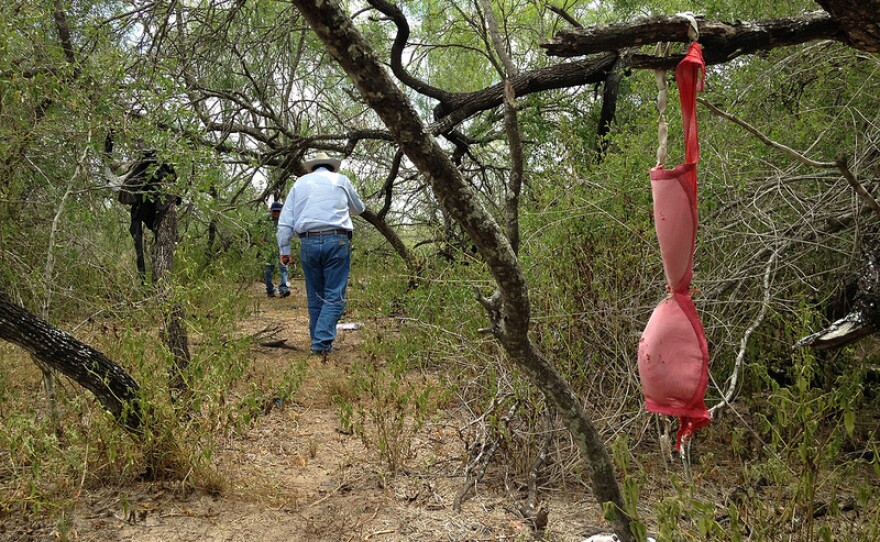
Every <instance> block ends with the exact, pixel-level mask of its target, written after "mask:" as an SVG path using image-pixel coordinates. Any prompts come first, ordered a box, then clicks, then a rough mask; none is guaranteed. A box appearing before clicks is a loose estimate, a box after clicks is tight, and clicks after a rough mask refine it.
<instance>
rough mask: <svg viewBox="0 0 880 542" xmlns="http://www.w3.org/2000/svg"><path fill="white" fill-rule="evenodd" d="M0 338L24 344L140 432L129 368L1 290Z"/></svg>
mask: <svg viewBox="0 0 880 542" xmlns="http://www.w3.org/2000/svg"><path fill="white" fill-rule="evenodd" d="M0 339H2V340H5V341H8V342H11V343H12V344H15V345H17V346H20V347H21V348H24V349H25V350H26V351H28V352H29V353H30V354H31V355H32V356H33V357H34V358H36V359H38V360H40V361H41V362H42V363H44V364H46V365H48V366H50V367H52V368H53V369H55V370H57V371H59V372H61V373H62V374H64V375H65V376H67V377H69V378H70V379H72V380H73V381H74V382H76V383H77V384H79V385H80V386H82V387H84V388H86V389H87V390H89V391H90V392H92V393H93V394H94V395H95V397H96V398H97V399H98V402H100V403H101V405H103V406H104V408H106V409H107V410H108V411H109V412H110V414H112V415H113V417H114V418H115V419H116V421H117V422H119V424H120V425H121V426H122V427H123V428H124V429H125V430H126V431H128V432H129V433H132V434H133V435H137V436H139V435H141V434H142V431H143V422H144V419H143V412H142V410H141V407H140V403H139V397H140V387H139V386H138V384H137V382H135V380H134V379H133V378H132V377H131V376H130V375H129V374H128V372H126V370H125V369H123V368H122V367H120V366H119V365H117V364H116V363H114V362H113V361H112V360H110V359H109V358H108V357H107V356H105V355H104V354H102V353H101V352H99V351H97V350H95V349H94V348H92V347H91V346H89V345H87V344H84V343H82V342H80V341H78V340H76V339H75V338H74V337H73V336H71V335H69V334H67V333H65V332H64V331H61V330H60V329H58V328H56V327H54V326H52V325H51V324H49V323H48V322H46V321H45V320H42V319H40V318H37V317H36V316H34V315H33V314H31V313H30V312H28V311H27V310H25V309H24V308H23V307H20V306H19V305H16V304H15V303H12V302H11V301H10V300H9V298H8V297H7V296H6V293H5V292H2V291H0Z"/></svg>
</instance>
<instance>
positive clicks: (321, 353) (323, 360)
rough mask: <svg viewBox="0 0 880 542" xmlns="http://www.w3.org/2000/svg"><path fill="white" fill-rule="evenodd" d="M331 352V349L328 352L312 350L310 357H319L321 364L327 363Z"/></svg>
mask: <svg viewBox="0 0 880 542" xmlns="http://www.w3.org/2000/svg"><path fill="white" fill-rule="evenodd" d="M332 351H333V349H332V348H331V349H329V350H312V355H313V356H321V363H327V361H328V360H329V359H330V352H332Z"/></svg>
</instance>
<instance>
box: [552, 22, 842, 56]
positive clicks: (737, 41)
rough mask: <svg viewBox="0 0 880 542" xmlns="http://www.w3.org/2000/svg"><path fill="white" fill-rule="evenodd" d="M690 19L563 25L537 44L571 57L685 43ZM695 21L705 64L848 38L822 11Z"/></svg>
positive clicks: (554, 54) (687, 41) (553, 52)
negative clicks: (755, 18)
mask: <svg viewBox="0 0 880 542" xmlns="http://www.w3.org/2000/svg"><path fill="white" fill-rule="evenodd" d="M689 24H690V23H689V22H688V19H686V18H685V17H683V16H681V15H664V16H660V17H650V18H643V19H637V20H634V21H629V22H625V23H612V24H604V25H597V26H592V27H587V28H567V29H564V30H561V31H559V32H557V33H556V35H555V36H554V37H553V40H552V41H550V42H549V43H543V44H541V47H543V48H544V49H546V51H547V54H548V55H550V56H560V57H573V56H583V55H589V54H593V53H600V52H606V51H620V50H624V49H629V48H632V47H640V46H642V45H651V44H654V43H660V42H678V43H689V42H690V38H689V37H688V27H689ZM697 25H698V27H699V29H700V43H701V44H702V45H703V56H704V58H705V60H706V64H721V63H724V62H728V61H730V60H732V59H734V58H736V57H738V56H742V55H747V54H754V53H757V52H760V51H767V50H770V49H774V48H776V47H784V46H788V45H798V44H801V43H806V42H809V41H815V40H821V39H829V40H835V41H844V40H845V39H846V36H845V35H844V34H843V32H842V31H841V29H840V25H839V24H838V23H837V22H836V21H834V19H832V18H831V16H830V15H829V14H828V13H826V12H824V11H814V12H811V13H808V14H806V15H803V16H801V17H791V18H787V19H769V20H764V21H754V22H748V21H745V22H736V23H725V22H721V21H707V20H705V19H704V18H702V17H697ZM681 58H682V57H681V55H673V56H670V57H666V58H663V57H655V56H649V55H633V56H632V57H631V58H630V60H629V62H628V63H627V65H628V66H629V67H632V68H650V69H661V68H671V67H674V66H675V65H677V64H678V62H679V61H680V60H681Z"/></svg>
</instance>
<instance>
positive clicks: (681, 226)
mask: <svg viewBox="0 0 880 542" xmlns="http://www.w3.org/2000/svg"><path fill="white" fill-rule="evenodd" d="M652 173H653V172H652ZM669 173H672V172H669ZM685 186H687V182H686V179H683V178H682V177H679V176H678V175H676V176H669V177H666V178H659V179H658V178H655V176H654V175H652V177H651V189H652V191H653V196H654V227H655V229H656V231H657V240H658V242H659V243H660V255H661V256H662V258H663V271H664V272H665V273H666V281H667V284H669V285H670V287H672V289H674V290H678V291H681V289H685V290H686V289H687V288H688V286H689V285H690V280H691V277H692V276H693V271H692V269H693V263H694V237H695V235H696V217H695V216H694V211H693V206H692V204H691V201H692V198H691V196H690V195H689V194H688V192H687V190H686V188H685Z"/></svg>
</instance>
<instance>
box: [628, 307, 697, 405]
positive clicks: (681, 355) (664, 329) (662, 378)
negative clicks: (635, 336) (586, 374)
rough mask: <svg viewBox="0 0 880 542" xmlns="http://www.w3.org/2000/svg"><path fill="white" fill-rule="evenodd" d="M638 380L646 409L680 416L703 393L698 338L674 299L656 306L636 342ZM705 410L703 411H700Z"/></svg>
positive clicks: (689, 321)
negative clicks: (640, 383) (637, 347)
mask: <svg viewBox="0 0 880 542" xmlns="http://www.w3.org/2000/svg"><path fill="white" fill-rule="evenodd" d="M638 358H639V379H640V380H641V382H642V390H643V392H644V394H645V399H646V400H647V401H648V407H649V408H648V409H649V410H651V411H652V412H658V413H660V414H669V415H676V416H681V415H685V412H683V410H690V409H692V408H694V407H695V406H697V405H694V404H693V403H694V398H695V395H697V394H698V393H700V392H702V391H703V390H704V389H705V380H704V374H703V373H704V367H705V363H704V359H703V349H702V347H701V342H700V337H699V336H698V335H697V332H696V331H695V330H694V325H693V324H692V323H691V320H690V319H689V318H688V316H687V314H685V312H684V310H683V309H682V307H681V306H680V305H679V303H678V301H677V300H676V298H675V297H668V298H666V299H664V300H663V301H662V302H660V304H659V305H657V308H656V309H654V312H653V314H652V315H651V319H650V320H648V325H647V326H646V327H645V331H644V333H643V334H642V338H641V339H640V340H639V353H638ZM703 408H705V407H703Z"/></svg>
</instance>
